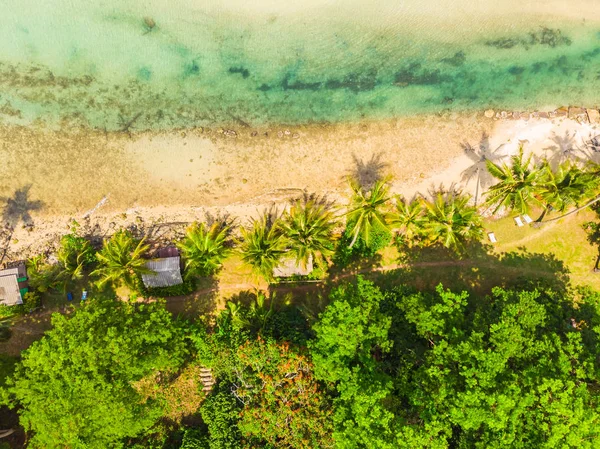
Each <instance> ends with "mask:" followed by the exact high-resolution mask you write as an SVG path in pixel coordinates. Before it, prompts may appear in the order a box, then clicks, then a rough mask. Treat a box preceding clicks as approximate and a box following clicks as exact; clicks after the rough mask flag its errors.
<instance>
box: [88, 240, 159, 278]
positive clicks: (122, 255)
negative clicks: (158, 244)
mask: <svg viewBox="0 0 600 449" xmlns="http://www.w3.org/2000/svg"><path fill="white" fill-rule="evenodd" d="M148 249H149V246H148V245H146V244H145V243H144V240H140V241H138V240H136V239H134V238H133V236H132V235H131V234H130V233H129V232H127V231H118V232H117V233H116V234H114V235H113V236H112V237H111V238H110V240H105V241H104V245H103V247H102V250H101V251H99V252H98V253H96V257H97V259H98V262H99V263H100V266H99V267H98V268H97V269H96V270H94V271H93V272H92V276H97V277H98V278H99V281H98V285H99V286H103V285H106V284H107V283H111V284H113V285H114V286H119V285H121V284H125V285H126V286H128V287H130V288H132V289H135V288H136V287H137V282H138V279H139V276H140V275H142V274H149V273H152V270H150V269H148V268H147V267H146V261H145V260H144V259H143V258H142V257H143V255H144V254H145V253H146V252H147V251H148Z"/></svg>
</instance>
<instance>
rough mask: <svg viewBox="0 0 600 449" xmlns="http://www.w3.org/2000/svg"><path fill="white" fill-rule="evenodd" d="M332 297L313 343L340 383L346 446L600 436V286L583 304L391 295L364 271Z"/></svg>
mask: <svg viewBox="0 0 600 449" xmlns="http://www.w3.org/2000/svg"><path fill="white" fill-rule="evenodd" d="M332 300H333V302H332V303H331V305H330V306H329V307H328V308H327V310H326V311H325V313H324V314H323V316H322V317H321V320H320V322H319V323H318V324H317V325H316V326H315V331H316V333H317V338H316V339H315V340H314V342H313V344H312V351H313V360H314V363H315V373H316V375H317V377H318V378H320V379H323V380H325V381H328V382H334V383H335V385H336V389H337V391H338V396H337V398H336V399H335V409H336V411H335V423H336V432H335V433H334V438H335V440H336V445H337V447H374V448H375V447H381V448H388V447H389V448H392V447H407V448H408V447H410V448H415V447H461V448H462V447H465V448H466V447H481V448H488V447H499V448H500V447H523V448H529V447H548V448H554V447H590V448H591V447H595V446H596V445H597V444H598V438H599V437H598V431H599V430H600V427H599V426H600V422H599V418H600V415H599V414H598V412H599V410H598V386H599V385H598V362H597V360H598V352H597V348H596V346H595V342H596V340H597V334H596V330H595V329H597V328H596V326H598V324H599V322H598V319H599V315H598V311H599V309H598V305H599V300H600V297H599V296H598V295H597V294H591V293H589V292H586V293H585V294H584V295H583V298H582V306H581V307H580V308H579V309H575V308H574V307H573V304H572V298H570V297H563V294H559V293H556V292H552V291H546V290H536V289H532V290H529V289H526V290H523V291H505V290H502V289H499V288H497V289H495V290H494V291H493V293H492V295H490V296H489V297H485V298H471V297H469V296H468V295H467V294H466V293H461V294H455V293H451V292H448V291H445V290H443V289H442V288H441V287H440V288H438V290H437V293H436V294H425V293H412V292H406V291H403V290H396V291H393V292H388V293H386V294H384V293H382V292H380V291H379V290H378V289H377V288H375V287H374V286H372V285H371V284H369V283H367V282H365V281H361V280H359V282H358V284H357V285H356V286H355V287H349V286H348V287H344V288H343V289H342V290H338V291H337V292H336V293H335V294H334V296H333V297H332Z"/></svg>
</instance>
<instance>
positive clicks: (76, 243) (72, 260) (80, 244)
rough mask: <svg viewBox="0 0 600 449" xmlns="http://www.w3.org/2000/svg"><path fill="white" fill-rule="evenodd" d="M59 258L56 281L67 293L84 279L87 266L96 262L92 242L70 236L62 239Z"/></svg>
mask: <svg viewBox="0 0 600 449" xmlns="http://www.w3.org/2000/svg"><path fill="white" fill-rule="evenodd" d="M57 258H58V268H57V273H56V278H55V281H56V283H57V284H58V285H59V286H60V288H61V290H62V291H63V292H66V291H67V289H68V287H69V285H70V284H71V283H72V282H74V281H77V280H79V279H82V278H83V275H84V269H85V267H86V265H89V264H91V263H92V262H93V261H94V260H95V255H94V249H93V248H92V246H91V245H90V242H88V241H87V240H86V239H85V238H83V237H79V236H76V235H72V234H68V235H64V236H63V237H62V238H61V239H60V248H59V249H58V253H57Z"/></svg>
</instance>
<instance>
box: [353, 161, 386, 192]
mask: <svg viewBox="0 0 600 449" xmlns="http://www.w3.org/2000/svg"><path fill="white" fill-rule="evenodd" d="M381 156H382V153H377V154H374V155H373V156H371V159H369V160H368V161H364V160H360V159H358V158H357V157H356V155H355V154H353V155H352V160H353V162H354V167H353V168H352V169H351V170H349V171H350V173H349V176H350V178H353V179H355V180H356V181H357V182H358V184H359V185H360V186H361V187H362V188H363V189H365V190H369V189H370V188H371V187H373V185H374V184H375V183H376V182H377V181H382V180H383V179H384V175H383V171H384V170H385V168H386V167H387V164H386V163H385V162H383V161H382V160H381Z"/></svg>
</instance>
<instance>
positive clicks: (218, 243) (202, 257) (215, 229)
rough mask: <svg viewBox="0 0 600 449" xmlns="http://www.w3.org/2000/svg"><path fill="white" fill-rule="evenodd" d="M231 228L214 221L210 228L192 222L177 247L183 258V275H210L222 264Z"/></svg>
mask: <svg viewBox="0 0 600 449" xmlns="http://www.w3.org/2000/svg"><path fill="white" fill-rule="evenodd" d="M230 232H231V228H230V227H229V226H227V225H223V224H222V223H218V222H215V223H213V225H212V226H211V227H210V228H208V229H207V228H206V226H205V225H204V224H198V223H194V224H192V226H190V227H189V228H188V229H187V231H186V234H185V237H184V238H183V240H181V241H179V242H177V247H178V248H179V249H180V251H181V255H182V256H183V259H184V260H185V276H186V277H189V276H210V275H212V274H214V273H216V272H217V271H218V270H219V269H221V267H222V266H223V260H225V258H226V257H227V255H228V254H229V252H230V249H229V248H228V246H227V245H228V243H229V242H228V237H229V233H230Z"/></svg>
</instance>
